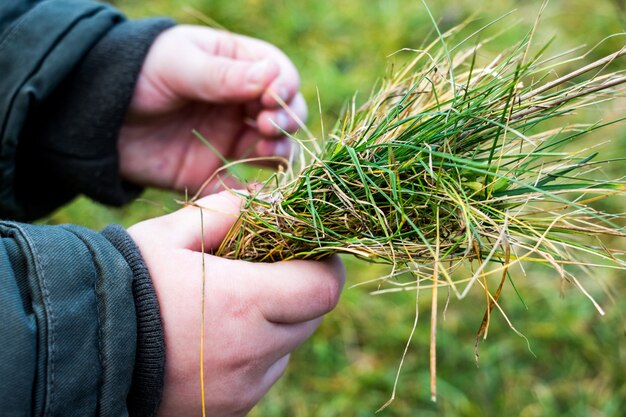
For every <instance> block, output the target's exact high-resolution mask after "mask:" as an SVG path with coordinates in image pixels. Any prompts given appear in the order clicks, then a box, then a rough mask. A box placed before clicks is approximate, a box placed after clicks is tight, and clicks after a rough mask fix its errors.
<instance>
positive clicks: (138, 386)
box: [102, 225, 165, 417]
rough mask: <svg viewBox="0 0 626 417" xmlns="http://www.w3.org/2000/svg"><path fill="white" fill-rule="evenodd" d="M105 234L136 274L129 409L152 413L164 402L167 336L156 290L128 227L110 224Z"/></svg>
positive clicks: (140, 415)
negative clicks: (135, 326) (165, 336)
mask: <svg viewBox="0 0 626 417" xmlns="http://www.w3.org/2000/svg"><path fill="white" fill-rule="evenodd" d="M102 234H103V235H104V236H105V237H106V238H107V239H108V240H109V241H110V242H111V243H112V244H113V246H114V247H115V248H116V249H117V250H118V251H119V252H120V253H121V254H122V256H123V257H124V258H125V259H126V261H127V262H128V265H129V266H130V268H131V270H132V271H133V274H134V279H133V287H132V289H133V296H134V298H135V312H136V316H137V353H136V359H135V369H134V371H133V381H132V385H131V388H130V392H129V394H128V399H127V405H128V412H129V415H130V416H133V417H152V416H155V415H156V412H157V409H158V407H159V404H160V402H161V397H162V394H163V379H164V372H165V340H164V335H163V327H162V324H161V315H160V311H159V303H158V300H157V296H156V292H155V291H154V287H153V286H152V280H151V279H150V274H149V272H148V268H147V267H146V264H145V262H144V261H143V258H142V257H141V254H140V252H139V248H137V245H136V244H135V242H134V241H133V240H132V238H131V237H130V236H129V235H128V233H126V230H124V228H123V227H121V226H119V225H110V226H108V227H106V228H105V229H104V230H103V231H102Z"/></svg>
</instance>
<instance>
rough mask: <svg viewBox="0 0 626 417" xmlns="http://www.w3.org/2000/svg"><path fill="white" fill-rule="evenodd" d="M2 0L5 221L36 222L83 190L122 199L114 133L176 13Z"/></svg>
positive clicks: (0, 203)
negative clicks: (153, 15)
mask: <svg viewBox="0 0 626 417" xmlns="http://www.w3.org/2000/svg"><path fill="white" fill-rule="evenodd" d="M1 3H2V4H1V5H0V68H1V69H2V77H0V218H5V219H6V218H9V219H14V220H20V221H23V220H32V219H35V218H37V217H41V216H42V215H45V214H47V213H49V212H50V211H52V210H54V209H55V208H57V207H58V206H60V205H61V204H63V203H66V202H67V201H69V200H70V199H72V198H73V197H75V196H76V195H78V194H81V193H82V194H86V195H88V196H89V197H91V198H94V199H96V200H98V201H100V202H103V203H105V204H112V205H121V204H124V203H126V202H128V201H129V200H130V199H132V198H134V197H135V196H136V195H137V194H138V193H139V192H140V191H141V190H140V188H139V187H137V186H135V185H133V184H129V183H126V182H124V181H123V180H122V179H121V178H120V176H119V169H118V157H117V136H118V132H119V129H120V127H121V124H122V122H123V120H124V115H125V113H126V110H127V108H128V105H129V103H130V99H131V97H132V93H133V89H134V84H135V81H136V78H137V76H138V74H139V71H140V70H141V64H142V62H143V60H144V58H145V55H146V54H147V52H148V49H149V47H150V45H151V43H152V42H153V40H154V38H156V36H157V35H158V34H159V33H161V32H162V31H163V30H165V29H166V28H168V27H170V26H172V25H173V22H171V21H170V20H169V19H146V20H137V21H128V20H126V19H125V18H124V17H123V16H122V15H121V14H120V13H119V12H118V11H117V10H115V9H114V8H112V7H110V6H107V5H105V4H101V3H95V2H88V1H81V0H39V1H34V0H26V1H25V0H3V2H1Z"/></svg>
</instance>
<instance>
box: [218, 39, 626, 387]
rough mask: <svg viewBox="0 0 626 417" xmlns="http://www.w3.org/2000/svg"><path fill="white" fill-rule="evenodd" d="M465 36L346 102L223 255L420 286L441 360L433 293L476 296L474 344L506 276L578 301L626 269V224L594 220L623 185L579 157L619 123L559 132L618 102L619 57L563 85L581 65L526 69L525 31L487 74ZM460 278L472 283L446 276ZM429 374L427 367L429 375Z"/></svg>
mask: <svg viewBox="0 0 626 417" xmlns="http://www.w3.org/2000/svg"><path fill="white" fill-rule="evenodd" d="M462 33H463V31H462V27H457V28H455V29H453V30H451V31H449V32H447V33H445V34H439V36H438V37H437V39H436V40H434V41H433V42H432V43H431V44H430V45H428V46H426V47H425V48H423V49H421V50H411V51H403V52H402V54H403V55H409V56H410V59H409V61H408V62H407V63H406V64H405V65H404V66H402V67H401V68H399V69H396V68H392V69H391V70H390V71H389V73H388V74H387V76H386V77H385V78H384V80H383V81H382V82H381V84H380V86H379V88H377V89H376V91H375V92H374V93H373V94H372V95H371V97H370V98H369V100H367V102H365V103H364V104H363V105H361V106H359V107H358V108H357V105H356V104H355V101H353V102H352V103H351V105H350V106H348V107H347V109H346V110H345V113H344V115H343V117H342V118H341V119H340V122H339V123H338V124H337V126H336V128H335V129H334V130H333V132H332V133H331V134H329V135H328V136H327V137H325V138H324V142H323V144H322V146H321V147H320V148H319V149H317V148H315V145H314V146H309V147H312V148H315V149H313V150H309V147H307V146H303V149H304V150H305V156H303V157H302V160H301V161H300V163H299V166H300V168H299V169H297V168H295V166H294V165H290V166H288V167H287V169H283V170H281V171H279V172H278V173H276V174H275V175H273V176H272V177H271V178H270V179H269V180H267V181H266V182H265V183H264V184H262V186H261V187H260V188H259V189H257V191H256V192H253V193H251V194H250V195H246V196H244V198H245V199H246V201H247V203H246V204H245V205H244V208H243V210H242V212H241V216H240V218H239V220H238V221H237V223H236V225H235V226H234V227H233V228H232V230H231V231H230V233H229V235H228V237H227V238H226V240H225V241H224V242H223V244H222V246H221V247H220V249H219V251H218V253H217V255H220V256H224V257H228V258H236V259H245V260H253V261H281V260H289V259H321V258H324V257H326V256H329V255H330V254H334V253H347V254H352V255H355V256H357V257H359V258H363V259H366V260H368V261H371V262H380V263H387V264H391V265H393V266H394V271H396V272H398V273H399V272H401V271H407V270H409V271H410V272H411V273H412V274H413V276H414V279H415V280H414V282H415V284H416V285H418V286H421V288H426V287H427V288H432V292H433V307H432V308H433V316H432V317H433V321H432V327H431V328H432V336H433V337H432V340H433V345H432V347H433V352H434V340H435V337H434V336H435V330H434V329H435V327H436V326H435V323H436V311H437V304H436V301H437V288H438V287H440V286H444V285H445V286H448V287H449V288H450V289H451V291H452V292H453V293H454V294H456V296H457V297H459V298H463V297H464V296H465V295H466V294H467V293H468V291H469V290H470V289H471V288H472V287H475V286H476V285H479V286H480V287H482V290H483V291H484V292H485V295H486V304H487V306H486V314H485V317H484V319H483V321H482V324H481V325H480V328H479V331H478V335H477V340H478V338H479V337H481V336H484V335H486V331H487V329H488V326H489V317H490V313H491V311H492V309H494V307H498V308H499V306H498V298H499V296H500V292H501V290H502V287H503V285H504V283H505V282H506V281H507V278H509V281H510V282H511V284H512V285H515V283H514V282H515V281H514V280H513V279H512V278H510V274H509V270H510V269H511V267H512V266H513V265H517V264H520V263H523V262H533V263H542V264H545V265H548V266H550V267H552V268H554V270H555V271H557V273H558V276H560V277H561V278H562V279H563V280H564V281H569V282H571V283H573V285H575V286H576V287H578V288H579V289H580V290H581V291H583V292H585V289H584V287H583V286H582V285H581V284H580V283H579V280H578V278H577V276H576V273H577V271H579V270H580V269H585V268H589V267H592V266H596V265H598V266H602V267H607V268H618V269H626V261H625V260H624V259H623V258H621V256H622V255H623V254H624V253H623V251H622V250H618V249H609V247H610V246H611V244H608V243H605V242H607V241H611V242H613V247H615V241H614V240H613V239H615V238H617V239H621V238H624V237H626V228H625V227H624V223H623V220H624V217H623V216H622V215H621V214H611V213H607V212H604V211H602V210H601V209H600V208H598V206H597V205H596V202H597V201H598V200H600V199H604V198H607V197H609V196H615V195H623V194H625V192H626V184H625V183H624V182H623V181H622V180H621V179H617V180H614V179H607V178H602V175H598V173H599V174H602V172H601V169H600V168H602V167H603V166H604V165H605V164H608V163H609V162H610V161H609V160H602V161H600V160H597V153H596V152H594V151H593V150H591V149H576V148H575V147H572V145H574V146H575V145H576V142H577V141H579V140H580V138H581V136H583V135H584V134H585V133H587V132H590V131H592V130H595V129H598V128H600V127H602V126H605V125H607V124H610V123H613V122H614V121H612V122H608V123H604V124H593V125H580V124H563V123H564V120H565V119H563V117H564V116H566V115H568V114H570V113H572V112H574V111H575V110H577V109H580V108H582V107H585V106H589V105H595V104H597V103H600V102H603V101H606V100H609V99H611V98H612V97H614V96H615V95H616V94H617V93H619V92H620V91H622V92H623V90H620V89H619V88H620V87H619V86H621V85H622V84H623V83H625V82H626V72H625V71H617V72H611V73H605V72H606V71H604V70H605V69H606V67H607V66H609V65H611V64H613V63H614V62H615V61H616V60H619V59H620V58H622V57H623V56H624V55H626V47H624V48H622V49H621V50H619V51H617V52H615V53H614V54H612V55H609V56H607V57H605V58H604V59H600V60H598V61H596V62H593V63H591V64H589V65H586V66H584V67H582V68H580V69H578V70H576V71H573V72H570V73H568V74H566V75H562V76H554V75H553V74H554V73H555V72H556V71H555V69H557V68H559V65H563V64H565V63H567V64H571V63H572V62H574V61H575V60H574V59H569V60H566V61H564V62H559V60H560V59H565V58H563V57H564V56H565V55H560V56H556V57H552V58H545V57H544V54H545V48H544V49H542V50H540V51H539V52H537V53H532V54H531V48H530V45H531V39H532V37H533V36H532V34H533V32H532V31H531V33H530V34H529V35H528V36H527V38H526V39H524V40H523V41H522V42H520V43H519V44H518V45H516V46H514V47H513V48H511V49H510V50H509V51H507V52H505V53H502V54H500V55H499V56H497V57H496V58H495V59H493V60H491V61H490V62H488V63H487V64H486V65H479V64H478V61H479V60H478V58H477V55H478V54H477V51H478V50H479V49H480V48H481V47H482V46H483V45H484V43H485V42H477V41H476V40H475V39H476V38H477V34H478V33H480V31H477V32H475V33H473V34H472V35H470V36H468V37H465V38H463V37H461V36H462ZM459 38H460V39H461V40H460V41H458V42H456V44H455V43H454V41H453V40H454V39H459ZM470 43H475V45H474V46H473V47H469V48H468V46H467V45H468V44H470ZM453 44H454V46H450V45H453ZM581 76H582V77H581ZM585 76H586V77H585ZM463 265H465V266H466V267H467V266H468V265H469V268H471V270H472V272H471V274H469V276H468V275H467V274H466V275H461V276H459V275H458V274H453V272H454V271H455V270H457V269H459V268H460V267H461V266H463ZM393 275H394V274H392V275H391V276H389V277H387V278H386V279H388V280H389V281H393V279H392V278H393ZM490 278H492V279H495V283H492V284H491V289H490V285H489V279H490ZM585 294H586V292H585ZM590 299H591V297H590ZM592 301H593V300H592ZM598 308H599V306H598ZM434 363H435V360H434V353H433V354H432V362H431V365H432V366H433V371H434ZM433 391H434V389H433ZM433 394H434V392H433Z"/></svg>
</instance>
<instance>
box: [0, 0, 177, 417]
mask: <svg viewBox="0 0 626 417" xmlns="http://www.w3.org/2000/svg"><path fill="white" fill-rule="evenodd" d="M172 24H173V23H172V22H171V21H169V20H167V19H149V20H139V21H129V20H126V19H125V17H124V16H123V15H122V14H121V13H120V12H119V11H117V10H116V9H114V8H113V7H111V6H108V5H105V4H101V3H94V2H88V1H80V0H3V1H2V2H0V219H4V220H3V221H0V341H1V343H0V416H1V417H4V416H7V417H8V416H40V415H41V416H44V415H45V416H112V417H116V416H126V415H135V416H151V415H154V414H155V413H156V410H157V408H158V404H159V401H160V396H161V391H162V386H163V370H164V361H165V356H164V351H165V349H164V341H163V330H162V326H161V321H160V316H159V310H158V303H157V298H156V295H155V292H154V288H153V287H152V283H151V281H150V277H149V274H148V270H147V268H146V266H145V264H144V262H143V260H142V258H141V255H140V254H139V251H138V249H137V247H136V246H135V244H134V242H133V241H132V240H131V239H130V237H129V236H128V234H126V232H125V231H124V229H122V228H121V227H119V226H109V227H108V228H106V229H105V230H103V231H102V232H100V233H99V232H95V231H92V230H89V229H86V228H83V227H79V226H72V225H63V226H38V225H31V224H26V223H18V222H16V221H27V220H32V219H35V218H37V217H40V216H42V215H44V214H46V213H48V212H50V211H51V210H53V209H55V208H56V207H58V206H59V205H61V204H63V203H65V202H67V201H69V200H70V199H72V198H73V197H75V196H76V195H78V194H81V193H82V194H86V195H88V196H90V197H91V198H94V199H96V200H98V201H100V202H103V203H107V204H113V205H120V204H124V203H125V202H127V201H129V200H130V199H132V198H133V197H135V196H136V195H137V194H138V193H139V192H140V191H141V189H140V188H138V187H137V186H135V185H132V184H128V183H125V182H124V181H123V180H122V179H121V178H120V177H119V174H118V159H117V148H116V138H117V134H118V131H119V129H120V127H121V124H122V122H123V119H124V115H125V113H126V110H127V108H128V105H129V102H130V99H131V97H132V93H133V88H134V84H135V82H136V78H137V76H138V74H139V71H140V69H141V64H142V62H143V60H144V58H145V55H146V54H147V52H148V49H149V47H150V45H151V43H152V42H153V40H154V39H155V38H156V36H157V35H158V34H159V33H161V32H162V31H163V30H165V29H166V28H168V27H170V26H171V25H172Z"/></svg>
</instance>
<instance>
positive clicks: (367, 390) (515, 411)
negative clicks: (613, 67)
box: [47, 0, 626, 417]
mask: <svg viewBox="0 0 626 417" xmlns="http://www.w3.org/2000/svg"><path fill="white" fill-rule="evenodd" d="M113 3H115V4H116V5H117V6H119V7H120V8H121V9H122V10H124V11H125V12H126V13H127V14H128V15H129V16H131V17H135V18H139V17H147V16H153V15H167V16H171V17H174V18H175V19H177V20H178V21H179V22H187V23H199V21H198V20H197V18H196V17H194V13H195V12H190V10H196V11H198V12H200V13H202V14H205V15H206V16H209V17H210V18H211V19H213V20H215V21H217V22H219V23H220V24H221V25H223V26H224V27H226V28H228V29H229V30H231V31H233V32H240V33H244V34H247V35H250V36H254V37H259V38H262V39H265V40H267V41H269V42H272V43H274V44H276V45H278V46H279V47H280V48H282V49H283V50H284V51H285V52H286V53H287V54H288V55H289V56H290V57H291V58H292V60H293V61H294V63H295V64H296V66H297V67H298V68H299V70H300V72H301V75H302V80H303V85H302V89H303V91H304V94H305V96H306V98H307V100H308V103H309V107H310V108H311V109H312V110H311V117H310V123H309V125H310V127H311V129H312V131H313V132H314V133H319V132H320V128H319V126H320V120H319V119H320V117H319V114H318V111H317V104H316V102H317V91H319V97H320V100H321V104H322V109H323V114H324V119H325V121H326V125H330V124H332V123H333V122H334V120H336V117H337V115H338V113H339V112H340V109H341V106H342V104H343V103H345V102H346V100H347V99H349V98H350V97H351V96H352V95H353V94H354V93H355V92H357V91H358V92H360V97H361V98H364V97H366V96H367V94H368V92H369V90H370V88H371V87H372V86H373V85H374V83H375V82H376V80H377V79H379V78H380V77H381V76H382V75H383V74H384V71H385V68H386V63H387V58H386V57H387V56H388V55H389V54H391V53H393V52H395V51H397V50H399V49H401V48H405V47H407V48H418V47H419V46H420V45H421V44H422V43H423V42H424V39H425V38H426V37H427V36H428V35H429V33H431V32H432V24H431V23H430V20H429V17H428V15H427V13H426V10H425V8H424V7H423V6H422V5H421V3H420V2H419V1H414V0H411V1H408V0H405V1H403V0H371V1H365V0H300V1H288V0H186V1H176V0H150V1H148V0H117V1H114V2H113ZM430 3H431V5H430V6H431V8H432V10H433V13H434V15H435V16H436V18H437V19H438V20H439V22H440V25H441V26H442V28H444V29H445V28H450V27H451V26H453V25H456V24H458V23H460V22H462V21H463V20H464V19H465V18H466V17H468V16H470V15H475V17H476V19H478V24H480V23H481V22H482V24H484V23H486V22H488V21H490V20H493V19H494V18H497V17H498V16H501V15H502V14H504V13H507V12H510V11H512V10H514V9H515V10H516V12H515V13H513V14H512V15H511V16H510V17H508V18H507V19H506V20H505V21H504V22H503V23H502V24H500V25H499V26H498V27H497V30H502V29H504V30H505V33H504V34H503V35H502V36H501V37H500V38H498V39H497V40H496V41H495V42H493V43H492V44H491V45H490V46H489V48H488V49H487V50H486V52H483V54H485V55H488V54H489V53H493V54H494V55H495V54H496V53H497V52H498V51H500V50H502V49H503V48H506V47H508V46H511V45H512V44H513V43H514V42H515V41H518V40H519V39H521V37H522V36H523V35H524V34H525V33H526V32H527V31H528V30H529V28H530V26H531V25H532V23H533V22H534V20H535V18H536V15H537V12H538V10H539V8H540V5H541V1H537V0H534V1H513V0H494V1H492V2H490V3H489V5H486V2H485V3H483V4H484V5H481V2H477V1H475V0H473V1H472V0H455V1H452V0H450V1H437V2H435V1H431V2H430ZM625 16H626V11H625V4H624V2H623V1H621V0H616V1H611V0H569V1H568V0H560V1H559V0H555V1H552V2H550V4H549V6H548V8H547V10H546V12H545V15H544V17H543V19H542V24H541V26H540V29H539V32H538V34H537V39H538V44H541V43H542V42H544V41H547V40H548V39H550V38H551V37H553V36H556V41H555V43H554V44H553V46H552V47H551V49H550V51H552V52H553V53H555V52H557V51H565V50H568V49H570V48H572V47H575V46H580V45H587V46H588V47H591V46H593V45H595V44H596V43H598V42H600V41H601V40H603V39H604V38H606V37H607V36H608V35H611V34H614V33H618V32H624V31H625V30H626V29H625V27H626V20H625ZM625 43H626V37H624V36H621V37H614V38H611V39H608V40H607V41H605V42H603V43H602V44H601V45H600V46H599V47H598V48H596V49H594V50H593V51H592V52H591V53H590V54H589V55H588V56H587V57H586V58H585V59H584V60H583V61H579V62H576V63H573V64H572V65H575V66H581V65H582V64H583V63H584V62H587V61H590V60H592V59H593V58H597V57H599V56H601V55H604V54H606V53H609V52H611V51H614V50H616V49H618V48H620V47H621V46H623V45H624V44H625ZM619 65H620V66H621V68H622V69H623V68H624V67H625V66H626V65H625V64H624V60H623V59H622V63H621V64H619ZM625 109H626V102H625V101H624V100H623V99H620V100H617V101H616V102H614V103H611V104H605V105H602V106H595V107H592V108H590V109H588V110H586V111H585V112H584V114H581V115H580V117H581V118H582V119H584V120H586V121H588V122H590V121H596V120H600V119H603V120H608V119H610V118H617V117H622V116H623V115H624V110H625ZM594 135H595V136H593V137H592V138H590V139H588V140H589V141H590V143H593V142H596V143H597V142H598V141H602V140H607V139H610V140H611V144H610V145H609V146H606V147H603V149H602V151H603V153H604V157H605V158H610V157H615V156H626V150H624V145H625V144H626V126H624V125H623V124H622V125H620V126H616V127H612V128H608V129H605V130H603V131H600V132H597V133H595V134H594ZM612 169H613V170H614V171H615V172H616V173H620V172H623V165H617V166H614V167H613V168H612ZM618 175H623V174H618ZM176 198H177V196H176V195H173V194H169V193H163V192H159V191H153V190H151V191H148V192H146V194H145V195H144V196H143V198H142V199H141V200H139V201H137V202H135V203H133V204H131V205H130V206H128V207H126V208H123V209H109V208H105V207H101V206H99V205H97V204H95V203H92V202H89V201H87V200H86V199H82V198H81V199H78V200H77V201H75V202H74V203H72V204H71V205H69V206H68V207H66V208H64V209H62V210H60V211H58V212H56V213H55V214H54V215H52V216H51V217H50V218H49V219H48V220H47V221H49V222H51V223H61V222H72V223H79V224H83V225H87V226H89V227H93V228H100V227H102V226H104V225H105V224H108V223H111V222H117V223H121V224H123V225H126V226H128V225H130V224H132V223H134V222H136V221H138V220H140V219H143V218H147V217H151V216H155V215H159V214H162V213H164V212H165V211H167V210H172V209H175V208H176V207H177V205H176V203H175V199H176ZM615 207H616V209H618V210H620V209H622V208H623V202H619V203H616V206H615ZM346 262H347V265H348V283H347V287H348V288H347V289H346V291H345V292H344V294H343V297H342V300H341V302H340V305H339V306H338V308H337V309H336V311H335V312H334V313H333V314H331V315H330V316H329V317H328V318H327V319H326V321H325V322H324V324H323V325H322V327H321V329H320V330H319V331H318V332H317V333H316V335H315V336H314V337H313V338H312V339H311V340H310V341H309V342H308V343H307V344H306V345H304V346H302V347H301V348H300V349H299V350H298V351H297V352H296V353H295V354H294V355H293V358H292V362H291V365H290V367H289V369H288V371H287V373H286V375H285V376H284V377H283V378H282V379H281V380H280V381H279V382H278V383H277V384H276V386H275V387H274V388H273V389H272V391H270V393H269V394H268V395H267V397H266V398H265V399H264V400H263V401H262V402H261V403H260V404H259V405H258V406H257V407H256V408H255V409H254V410H253V412H252V415H253V416H289V415H293V416H298V417H305V416H316V417H326V416H370V415H374V414H375V411H376V410H377V409H378V408H379V407H380V406H381V405H382V404H384V403H385V402H386V401H387V399H388V398H389V397H390V395H391V393H392V389H393V382H394V378H395V375H396V371H397V368H398V364H399V361H400V359H401V357H402V352H403V349H404V346H405V343H406V341H407V339H408V337H409V334H410V331H411V327H412V324H413V320H414V315H415V293H393V294H385V295H371V294H370V292H371V291H372V290H376V286H375V285H370V286H359V287H356V288H350V287H351V286H353V285H354V284H357V283H360V282H363V281H366V280H369V279H372V278H376V277H379V276H382V275H384V274H385V273H386V269H385V268H383V267H379V266H372V265H367V264H363V263H360V262H356V261H354V260H352V259H346ZM593 273H594V274H597V276H595V277H594V278H596V280H595V281H594V280H591V279H589V277H584V276H581V277H580V279H581V280H582V281H583V282H585V283H587V284H588V285H589V289H590V291H591V292H592V294H593V296H594V297H595V298H596V299H597V300H598V301H599V302H600V304H601V305H602V306H603V307H604V308H605V309H606V315H605V316H601V315H600V314H598V313H597V311H596V310H595V309H594V308H593V306H592V305H591V303H590V302H589V301H588V300H587V299H586V298H585V297H584V296H583V295H582V294H580V292H578V291H576V290H575V289H574V288H566V291H565V297H560V295H559V288H560V282H559V278H558V277H557V276H556V275H555V274H554V273H552V272H550V271H546V270H545V269H542V270H530V271H529V272H528V274H527V276H520V275H518V276H517V277H516V279H517V280H518V287H519V288H520V290H521V292H522V294H523V297H524V300H525V302H526V304H527V306H528V309H526V308H525V307H524V306H523V305H522V303H521V302H520V301H519V299H518V298H517V297H516V296H515V294H514V293H513V292H512V290H511V289H510V288H507V289H506V291H505V293H504V295H503V298H502V305H503V307H504V308H505V310H506V312H507V313H508V317H509V318H510V320H511V321H512V322H513V324H514V325H515V326H516V328H517V329H518V330H519V331H521V332H522V333H523V334H524V335H525V336H526V337H527V338H528V339H529V341H530V346H531V348H532V353H531V351H529V349H528V347H527V344H526V342H525V341H524V339H522V338H520V337H518V336H517V335H516V334H515V333H514V332H513V331H511V330H510V329H509V328H508V326H507V324H506V322H505V320H504V319H503V318H502V317H501V316H500V315H499V314H497V313H496V314H494V319H493V320H492V326H491V328H490V331H489V338H488V339H487V341H486V342H484V343H481V348H480V354H481V355H480V362H479V367H476V366H475V364H474V356H473V349H474V336H475V334H476V331H477V329H478V327H479V324H480V321H481V318H482V314H483V311H484V294H482V293H480V291H477V293H476V294H474V295H473V296H471V297H469V298H468V299H465V300H461V301H457V300H454V299H453V300H452V301H451V303H450V306H449V308H448V310H447V314H446V317H445V320H443V319H442V317H441V316H440V323H439V340H438V346H439V350H438V355H439V356H438V361H439V366H438V386H439V397H438V401H437V403H433V402H431V401H430V400H429V397H430V394H429V386H428V380H429V370H428V340H429V311H430V305H429V301H428V298H429V295H427V294H426V292H425V293H424V296H423V297H421V298H420V305H419V310H420V314H421V316H420V321H419V323H418V327H417V332H416V335H415V337H414V340H413V342H412V344H411V346H410V349H409V352H408V355H407V357H406V361H405V364H404V368H403V370H402V373H401V375H400V379H399V384H398V390H397V393H396V400H395V401H394V402H393V403H392V404H391V405H390V406H389V407H388V408H387V409H385V410H384V411H382V412H380V413H379V414H378V415H380V416H413V415H420V416H444V415H445V416H524V417H529V416H559V417H563V416H581V417H582V416H606V417H609V416H615V417H623V416H626V332H625V329H626V325H625V319H624V316H625V314H624V313H625V312H626V302H625V301H624V296H625V295H626V279H625V278H626V277H624V276H623V274H622V275H618V274H610V273H608V272H606V271H603V270H598V271H594V272H593ZM602 287H606V288H609V291H608V293H607V291H604V290H602ZM441 292H444V294H442V295H443V296H444V297H445V291H441ZM444 301H445V298H442V299H441V301H440V305H443V302H444ZM209 395H210V394H209Z"/></svg>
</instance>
